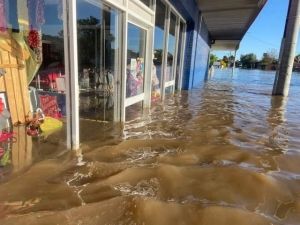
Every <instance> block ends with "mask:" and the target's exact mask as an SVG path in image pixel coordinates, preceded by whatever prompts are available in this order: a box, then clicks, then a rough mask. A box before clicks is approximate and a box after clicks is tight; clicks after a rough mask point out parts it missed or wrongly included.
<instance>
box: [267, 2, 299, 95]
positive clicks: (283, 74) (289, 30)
mask: <svg viewBox="0 0 300 225" xmlns="http://www.w3.org/2000/svg"><path fill="white" fill-rule="evenodd" d="M299 25H300V0H290V2H289V8H288V15H287V19H286V24H285V30H284V35H283V39H282V43H281V50H280V56H279V68H278V70H277V73H276V77H275V81H274V86H273V95H282V96H288V94H289V87H290V82H291V77H292V72H293V64H294V58H295V51H296V47H297V40H298V34H299Z"/></svg>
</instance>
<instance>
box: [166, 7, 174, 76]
mask: <svg viewBox="0 0 300 225" xmlns="http://www.w3.org/2000/svg"><path fill="white" fill-rule="evenodd" d="M175 33H176V16H175V15H174V14H173V13H172V12H171V16H170V29H169V40H168V55H167V71H166V76H165V81H171V80H173V79H174V78H173V70H174V57H175V47H176V35H175Z"/></svg>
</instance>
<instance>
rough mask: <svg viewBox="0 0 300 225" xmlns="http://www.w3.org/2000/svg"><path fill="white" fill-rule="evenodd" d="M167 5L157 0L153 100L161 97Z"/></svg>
mask: <svg viewBox="0 0 300 225" xmlns="http://www.w3.org/2000/svg"><path fill="white" fill-rule="evenodd" d="M165 19H166V6H165V4H163V3H162V1H160V0H157V1H156V13H155V33H154V56H153V65H152V76H151V80H152V81H151V84H152V100H155V99H157V98H159V97H160V88H161V78H162V71H163V70H162V68H163V66H162V63H163V55H164V35H165Z"/></svg>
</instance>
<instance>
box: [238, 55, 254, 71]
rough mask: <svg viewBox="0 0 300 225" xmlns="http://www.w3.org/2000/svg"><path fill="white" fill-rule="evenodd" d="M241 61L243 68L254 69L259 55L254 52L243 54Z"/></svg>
mask: <svg viewBox="0 0 300 225" xmlns="http://www.w3.org/2000/svg"><path fill="white" fill-rule="evenodd" d="M240 62H241V64H242V67H243V68H247V69H253V68H256V63H257V62H258V61H257V57H256V55H255V54H254V53H250V54H246V55H241V59H240Z"/></svg>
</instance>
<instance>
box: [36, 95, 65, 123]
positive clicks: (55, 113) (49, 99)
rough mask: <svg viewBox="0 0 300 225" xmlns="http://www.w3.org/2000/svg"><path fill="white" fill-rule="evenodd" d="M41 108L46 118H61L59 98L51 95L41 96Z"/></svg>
mask: <svg viewBox="0 0 300 225" xmlns="http://www.w3.org/2000/svg"><path fill="white" fill-rule="evenodd" d="M39 99H40V107H41V109H42V110H43V112H44V114H45V116H49V117H52V118H61V117H62V116H61V113H60V110H59V108H58V103H57V97H56V96H50V95H40V96H39Z"/></svg>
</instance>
